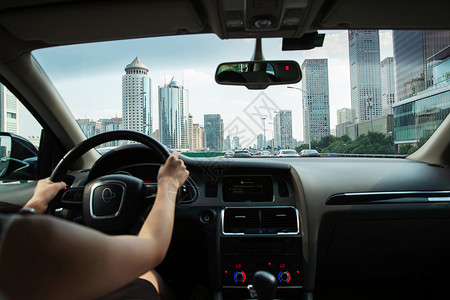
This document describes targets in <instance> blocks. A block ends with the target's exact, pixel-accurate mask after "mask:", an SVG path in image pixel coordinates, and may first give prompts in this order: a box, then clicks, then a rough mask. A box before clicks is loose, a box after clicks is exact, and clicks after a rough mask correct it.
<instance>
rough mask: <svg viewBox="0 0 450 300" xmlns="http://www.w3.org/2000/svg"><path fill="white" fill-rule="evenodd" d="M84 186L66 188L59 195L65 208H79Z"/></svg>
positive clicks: (81, 202) (81, 203)
mask: <svg viewBox="0 0 450 300" xmlns="http://www.w3.org/2000/svg"><path fill="white" fill-rule="evenodd" d="M83 193H84V186H79V187H72V188H68V189H67V190H65V191H64V193H63V194H62V196H61V200H60V202H61V204H62V206H63V207H66V208H72V207H76V208H81V206H82V205H83Z"/></svg>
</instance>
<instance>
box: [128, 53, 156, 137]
mask: <svg viewBox="0 0 450 300" xmlns="http://www.w3.org/2000/svg"><path fill="white" fill-rule="evenodd" d="M125 72H126V74H125V75H123V76H122V118H123V129H125V130H133V131H137V132H141V133H144V134H148V135H151V133H152V132H153V127H152V114H151V103H152V102H151V79H150V77H149V76H148V68H147V66H146V65H144V64H143V63H141V62H140V61H139V59H138V58H137V57H136V58H135V59H134V60H133V61H132V62H131V63H130V64H129V65H127V66H126V68H125Z"/></svg>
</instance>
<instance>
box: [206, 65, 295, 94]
mask: <svg viewBox="0 0 450 300" xmlns="http://www.w3.org/2000/svg"><path fill="white" fill-rule="evenodd" d="M215 78H216V82H217V83H218V84H224V85H243V86H245V87H247V88H248V89H251V90H263V89H265V88H267V87H268V86H269V85H278V84H291V83H297V82H299V81H300V80H301V79H302V72H301V69H300V66H299V64H298V63H297V62H296V61H292V60H284V61H281V60H276V61H275V60H257V61H242V62H228V63H222V64H220V65H219V66H218V67H217V70H216V74H215Z"/></svg>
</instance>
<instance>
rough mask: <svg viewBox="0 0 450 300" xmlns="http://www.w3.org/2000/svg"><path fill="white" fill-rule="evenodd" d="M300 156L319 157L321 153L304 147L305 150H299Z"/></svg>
mask: <svg viewBox="0 0 450 300" xmlns="http://www.w3.org/2000/svg"><path fill="white" fill-rule="evenodd" d="M300 156H301V157H320V156H321V155H320V153H319V152H317V150H314V149H306V150H302V151H300Z"/></svg>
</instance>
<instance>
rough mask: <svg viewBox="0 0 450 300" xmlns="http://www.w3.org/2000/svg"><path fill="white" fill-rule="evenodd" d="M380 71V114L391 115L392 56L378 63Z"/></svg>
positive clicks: (393, 78)
mask: <svg viewBox="0 0 450 300" xmlns="http://www.w3.org/2000/svg"><path fill="white" fill-rule="evenodd" d="M380 73H381V114H382V115H384V116H385V115H392V104H394V102H395V76H394V58H393V57H386V58H385V59H383V60H382V61H381V63H380Z"/></svg>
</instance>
